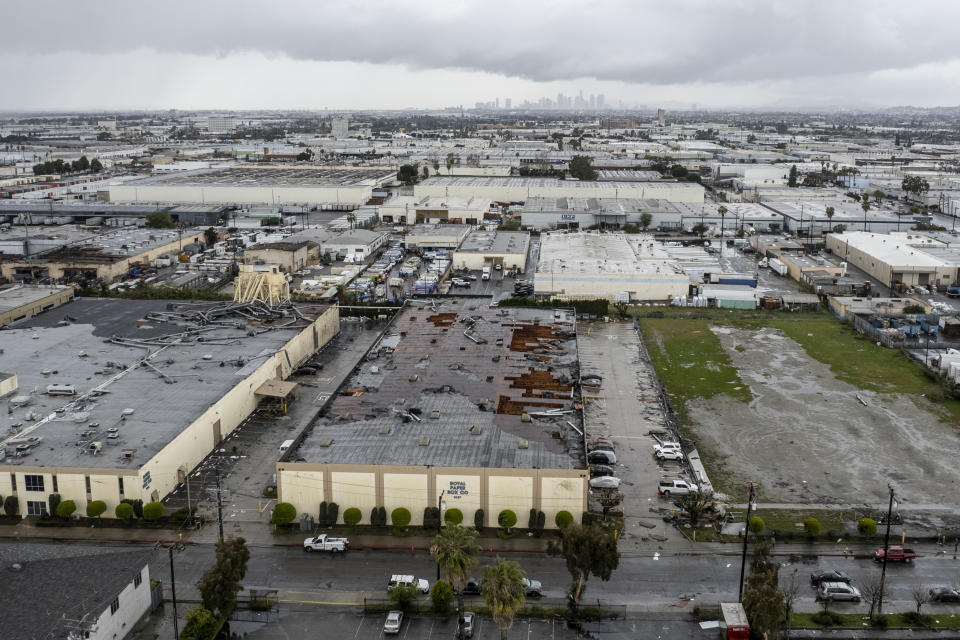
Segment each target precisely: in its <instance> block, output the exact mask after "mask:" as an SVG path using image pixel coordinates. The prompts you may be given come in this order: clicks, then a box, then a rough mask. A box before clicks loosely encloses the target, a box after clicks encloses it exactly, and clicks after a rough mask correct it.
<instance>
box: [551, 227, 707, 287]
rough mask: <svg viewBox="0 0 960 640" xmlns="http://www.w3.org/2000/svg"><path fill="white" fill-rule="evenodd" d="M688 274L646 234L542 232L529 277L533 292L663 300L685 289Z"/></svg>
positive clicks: (687, 285)
mask: <svg viewBox="0 0 960 640" xmlns="http://www.w3.org/2000/svg"><path fill="white" fill-rule="evenodd" d="M689 288H690V278H689V276H688V275H687V274H686V273H685V272H684V271H683V269H681V268H680V266H679V265H677V264H676V262H675V261H674V260H672V259H671V257H670V255H669V254H668V253H667V252H666V251H665V250H664V248H663V247H662V245H660V244H659V243H658V242H655V241H654V240H653V238H652V237H651V236H648V235H641V234H633V235H631V234H618V233H583V232H581V233H562V232H553V233H545V234H542V235H541V236H540V259H539V262H538V263H537V271H536V275H535V277H534V284H533V290H534V294H535V295H537V296H545V297H550V298H559V299H565V300H569V299H594V298H608V299H611V300H613V299H626V300H630V301H640V300H657V301H667V300H670V299H671V298H673V297H675V296H683V297H686V295H687V294H688V293H689Z"/></svg>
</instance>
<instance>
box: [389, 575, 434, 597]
mask: <svg viewBox="0 0 960 640" xmlns="http://www.w3.org/2000/svg"><path fill="white" fill-rule="evenodd" d="M398 584H402V585H406V586H414V587H416V588H417V591H419V592H420V593H430V581H429V580H426V579H424V578H415V577H414V576H410V575H401V574H397V573H395V574H393V575H392V576H390V582H388V583H387V590H389V589H390V587H395V586H397V585H398Z"/></svg>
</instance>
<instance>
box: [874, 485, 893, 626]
mask: <svg viewBox="0 0 960 640" xmlns="http://www.w3.org/2000/svg"><path fill="white" fill-rule="evenodd" d="M887 488H888V489H890V504H889V505H888V506H887V532H886V534H884V536H883V563H882V564H881V567H880V592H879V594H878V596H877V615H878V616H880V615H883V582H884V580H886V578H887V552H888V551H889V549H890V518H892V517H893V485H892V484H888V485H887Z"/></svg>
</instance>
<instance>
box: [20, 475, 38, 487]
mask: <svg viewBox="0 0 960 640" xmlns="http://www.w3.org/2000/svg"><path fill="white" fill-rule="evenodd" d="M23 488H24V490H25V491H43V476H38V475H27V476H23Z"/></svg>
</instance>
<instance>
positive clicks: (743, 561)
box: [737, 482, 757, 602]
mask: <svg viewBox="0 0 960 640" xmlns="http://www.w3.org/2000/svg"><path fill="white" fill-rule="evenodd" d="M756 486H757V483H756V482H750V483H747V487H749V489H750V495H749V496H748V497H747V516H746V519H745V520H744V523H743V554H742V556H741V558H740V590H739V591H738V592H737V602H743V574H744V571H745V570H746V568H747V536H748V535H749V534H750V512H751V511H752V510H753V490H754V488H755V487H756Z"/></svg>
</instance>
